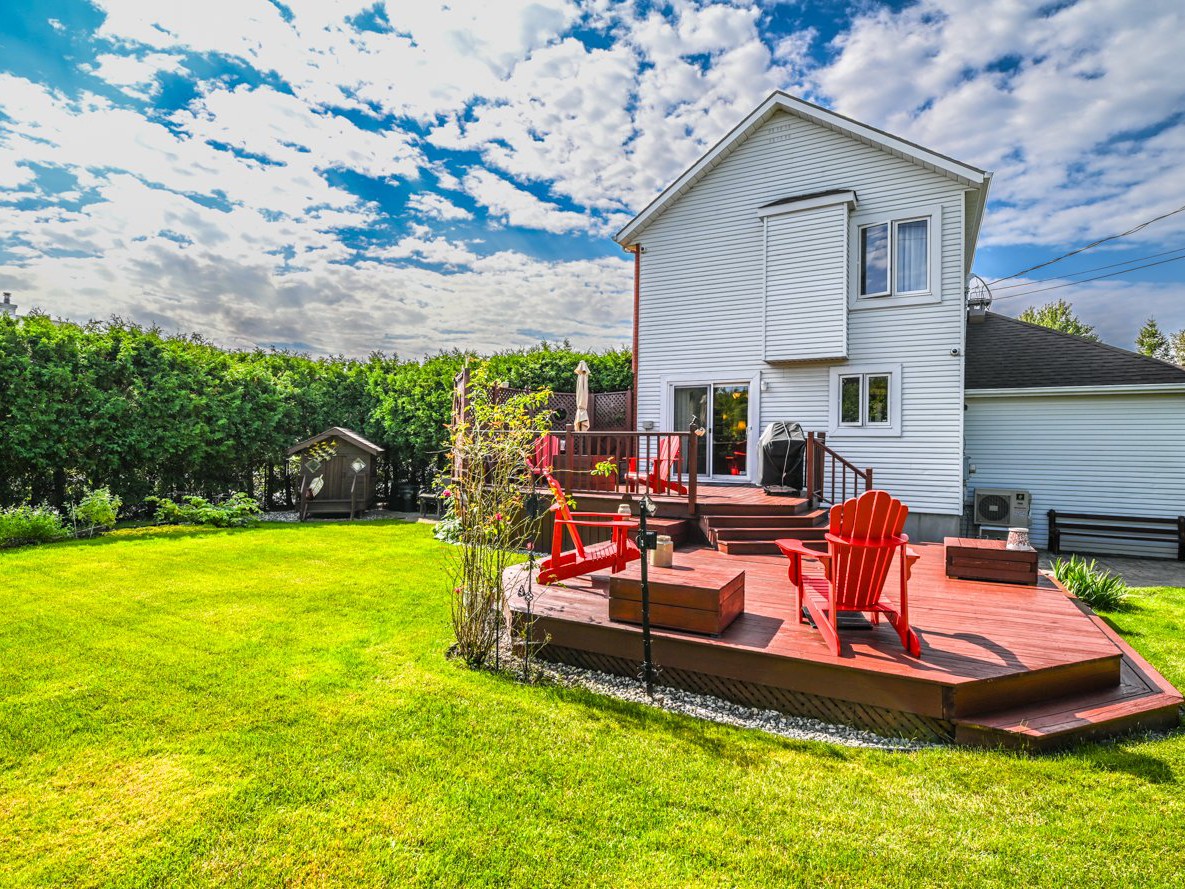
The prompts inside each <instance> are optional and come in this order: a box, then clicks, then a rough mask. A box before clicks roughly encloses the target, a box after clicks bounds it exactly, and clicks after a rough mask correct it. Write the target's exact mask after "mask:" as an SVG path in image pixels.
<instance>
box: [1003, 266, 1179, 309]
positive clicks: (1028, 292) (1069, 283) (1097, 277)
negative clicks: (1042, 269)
mask: <svg viewBox="0 0 1185 889" xmlns="http://www.w3.org/2000/svg"><path fill="white" fill-rule="evenodd" d="M1183 259H1185V256H1176V257H1173V258H1172V259H1162V260H1160V261H1159V262H1149V263H1145V264H1144V265H1138V266H1135V267H1134V268H1130V269H1123V270H1122V271H1118V272H1108V273H1107V274H1105V275H1095V276H1094V277H1093V278H1083V279H1082V280H1081V281H1067V282H1066V283H1065V284H1054V285H1053V286H1052V287H1038V288H1037V289H1036V290H1024V291H1021V292H1020V293H1006V294H1005V295H1004V296H1001V297H998V299H1016V298H1017V297H1018V296H1029V295H1031V294H1034V293H1044V292H1045V291H1046V290H1058V289H1060V288H1062V287H1073V286H1074V285H1075V284H1085V283H1086V282H1087V281H1099V280H1102V279H1103V278H1114V277H1115V276H1116V275H1126V274H1127V273H1128V272H1135V271H1138V270H1139V269H1149V268H1152V266H1154V265H1164V264H1165V263H1166V262H1180V261H1181V260H1183Z"/></svg>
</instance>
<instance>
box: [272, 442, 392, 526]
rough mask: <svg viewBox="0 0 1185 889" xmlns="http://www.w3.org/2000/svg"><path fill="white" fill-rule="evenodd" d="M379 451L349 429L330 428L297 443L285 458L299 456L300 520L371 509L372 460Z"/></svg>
mask: <svg viewBox="0 0 1185 889" xmlns="http://www.w3.org/2000/svg"><path fill="white" fill-rule="evenodd" d="M382 452H383V449H382V448H380V447H379V446H378V445H376V444H375V443H374V442H372V441H367V440H366V439H365V438H363V437H362V436H361V435H359V434H358V433H357V432H355V431H354V430H352V429H345V428H343V427H341V426H334V427H332V428H331V429H326V430H325V431H324V432H322V433H321V434H320V435H314V436H313V437H312V438H307V439H305V440H304V441H302V442H297V443H296V444H294V445H293V446H292V447H290V448H289V449H288V452H287V453H288V456H289V457H294V456H299V457H300V470H299V478H300V518H301V520H302V521H303V520H304V519H306V518H308V517H309V516H311V515H348V516H350V517H351V518H353V517H354V516H355V515H357V514H358V513H361V512H363V511H364V510H366V509H369V508H370V507H372V506H374V503H375V471H374V462H375V458H376V457H378V455H379V454H381V453H382Z"/></svg>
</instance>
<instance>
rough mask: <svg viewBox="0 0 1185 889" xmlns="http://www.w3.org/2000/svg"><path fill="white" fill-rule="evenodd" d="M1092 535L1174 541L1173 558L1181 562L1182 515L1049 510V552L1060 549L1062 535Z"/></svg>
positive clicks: (1184, 553) (1184, 545)
mask: <svg viewBox="0 0 1185 889" xmlns="http://www.w3.org/2000/svg"><path fill="white" fill-rule="evenodd" d="M1066 535H1069V536H1072V537H1095V538H1106V539H1109V540H1136V541H1141V542H1145V543H1173V542H1176V544H1177V558H1178V559H1179V560H1180V561H1182V562H1185V516H1176V517H1175V518H1173V517H1169V518H1165V517H1163V516H1131V515H1098V514H1096V513H1085V512H1058V511H1057V510H1055V509H1051V510H1049V551H1050V552H1051V553H1053V554H1054V555H1057V554H1059V553H1060V552H1061V551H1062V537H1063V536H1066Z"/></svg>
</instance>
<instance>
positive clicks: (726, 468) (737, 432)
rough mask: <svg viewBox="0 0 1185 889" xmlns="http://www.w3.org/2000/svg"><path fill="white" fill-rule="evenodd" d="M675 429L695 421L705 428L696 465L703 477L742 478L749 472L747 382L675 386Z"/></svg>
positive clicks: (673, 414) (683, 427)
mask: <svg viewBox="0 0 1185 889" xmlns="http://www.w3.org/2000/svg"><path fill="white" fill-rule="evenodd" d="M673 408H674V409H673V411H672V417H673V418H674V428H675V429H679V430H683V429H686V428H687V427H688V426H690V425H691V421H692V419H695V420H697V421H698V422H699V423H700V425H701V426H703V427H704V428H705V430H706V434H705V435H704V437H703V438H701V439H700V440H699V453H698V463H699V466H698V467H697V469H698V471H699V474H700V475H701V476H703V477H705V478H715V479H728V478H731V479H742V478H747V477H748V475H749V466H748V462H749V384H748V383H707V384H703V385H693V386H675V387H674V405H673Z"/></svg>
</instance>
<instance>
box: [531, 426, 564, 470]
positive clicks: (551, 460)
mask: <svg viewBox="0 0 1185 889" xmlns="http://www.w3.org/2000/svg"><path fill="white" fill-rule="evenodd" d="M559 455H560V437H559V436H558V435H540V436H539V438H538V439H536V441H535V453H534V455H533V456H531V457H528V458H527V465H529V466H530V467H531V471H532V472H533V473H535V474H536V475H543V474H544V473H548V472H551V471H552V470H553V469H554V468H555V464H556V461H557V458H558V457H559Z"/></svg>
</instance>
